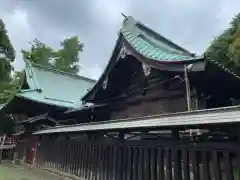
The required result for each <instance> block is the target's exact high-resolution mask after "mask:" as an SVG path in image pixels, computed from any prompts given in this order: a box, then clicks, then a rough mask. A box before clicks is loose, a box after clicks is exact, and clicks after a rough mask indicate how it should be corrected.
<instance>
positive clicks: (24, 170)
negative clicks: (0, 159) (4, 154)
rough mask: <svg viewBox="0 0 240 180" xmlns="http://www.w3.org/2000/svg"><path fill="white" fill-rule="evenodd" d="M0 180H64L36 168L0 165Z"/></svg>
mask: <svg viewBox="0 0 240 180" xmlns="http://www.w3.org/2000/svg"><path fill="white" fill-rule="evenodd" d="M0 180H65V179H64V178H62V177H59V176H57V175H54V174H51V173H50V172H46V171H44V170H41V169H38V168H31V167H28V166H20V165H19V166H18V165H12V164H11V165H6V164H0Z"/></svg>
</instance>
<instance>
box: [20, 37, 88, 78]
mask: <svg viewBox="0 0 240 180" xmlns="http://www.w3.org/2000/svg"><path fill="white" fill-rule="evenodd" d="M60 45H61V48H60V49H59V50H53V49H52V48H51V47H49V46H47V45H46V44H44V43H42V42H40V41H39V40H37V39H35V40H34V41H33V42H32V43H31V48H30V50H22V54H23V58H24V59H26V60H29V61H31V62H33V63H36V64H40V65H43V66H45V67H52V68H55V69H59V70H62V71H65V72H70V73H75V74H76V73H78V71H79V53H80V52H82V50H83V44H82V43H80V40H79V38H78V37H77V36H74V37H71V38H67V39H65V40H63V41H62V42H61V44H60Z"/></svg>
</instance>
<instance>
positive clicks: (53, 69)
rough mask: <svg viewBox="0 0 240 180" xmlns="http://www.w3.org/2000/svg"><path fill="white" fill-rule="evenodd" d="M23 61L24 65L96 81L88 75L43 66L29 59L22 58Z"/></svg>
mask: <svg viewBox="0 0 240 180" xmlns="http://www.w3.org/2000/svg"><path fill="white" fill-rule="evenodd" d="M24 61H25V65H26V67H36V68H41V69H43V70H46V71H51V72H54V73H58V74H61V75H66V76H71V77H74V78H78V79H83V80H87V81H91V82H96V80H94V79H91V78H89V77H85V76H82V75H81V76H80V75H77V74H73V73H69V72H65V71H62V70H59V69H55V68H51V67H46V66H43V65H40V64H36V63H34V62H30V61H29V60H24Z"/></svg>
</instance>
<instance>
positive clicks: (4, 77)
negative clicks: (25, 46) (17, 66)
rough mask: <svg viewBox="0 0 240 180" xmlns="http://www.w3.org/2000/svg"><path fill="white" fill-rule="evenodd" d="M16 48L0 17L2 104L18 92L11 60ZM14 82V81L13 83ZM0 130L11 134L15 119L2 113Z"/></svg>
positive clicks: (0, 91)
mask: <svg viewBox="0 0 240 180" xmlns="http://www.w3.org/2000/svg"><path fill="white" fill-rule="evenodd" d="M14 58H15V50H14V48H13V46H12V44H11V41H10V39H9V37H8V34H7V31H6V29H5V25H4V22H3V20H2V19H0V104H5V103H6V102H7V101H8V100H9V99H11V98H12V97H13V95H15V93H16V88H17V87H18V81H17V80H15V81H14V78H13V77H12V75H11V73H12V70H13V68H12V66H11V62H13V61H14ZM13 82H14V83H13ZM0 132H1V133H7V134H11V133H12V132H13V121H12V120H11V118H9V116H8V115H4V114H1V121H0Z"/></svg>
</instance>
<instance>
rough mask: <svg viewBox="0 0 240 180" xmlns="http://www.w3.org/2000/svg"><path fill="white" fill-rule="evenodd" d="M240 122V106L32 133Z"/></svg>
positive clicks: (58, 127) (42, 131)
mask: <svg viewBox="0 0 240 180" xmlns="http://www.w3.org/2000/svg"><path fill="white" fill-rule="evenodd" d="M236 122H237V123H240V106H235V107H227V108H217V109H209V110H200V111H192V112H182V113H174V114H168V115H158V116H149V117H142V118H135V119H123V120H115V121H105V122H93V123H85V124H78V125H71V126H56V127H54V128H49V129H43V130H40V131H37V132H35V133H34V134H50V133H68V132H86V131H110V130H120V129H122V130H123V129H125V130H126V129H137V128H163V129H169V128H172V127H176V126H184V127H186V126H189V127H190V126H199V125H206V124H223V123H236Z"/></svg>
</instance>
